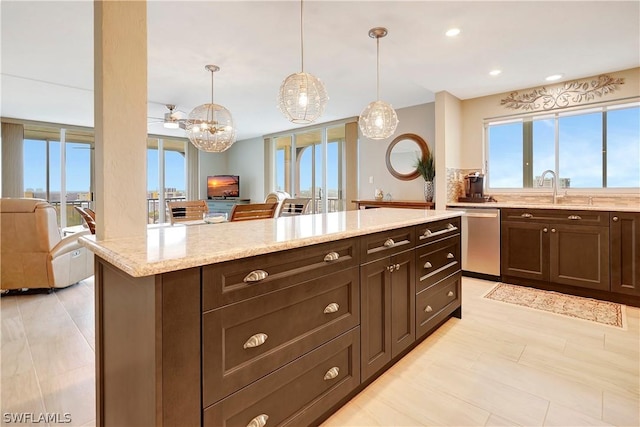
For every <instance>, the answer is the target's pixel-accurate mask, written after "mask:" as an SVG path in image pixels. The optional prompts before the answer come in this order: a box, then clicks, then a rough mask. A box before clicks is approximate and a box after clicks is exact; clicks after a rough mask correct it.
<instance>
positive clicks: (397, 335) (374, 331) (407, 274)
mask: <svg viewBox="0 0 640 427" xmlns="http://www.w3.org/2000/svg"><path fill="white" fill-rule="evenodd" d="M360 301H361V302H360V310H361V313H362V315H361V319H360V322H361V329H362V345H361V349H360V352H361V359H362V379H363V380H365V379H367V378H369V377H370V376H372V375H374V374H375V373H377V372H378V371H379V370H380V369H382V368H383V367H384V366H385V365H386V364H387V363H388V362H390V361H391V359H392V358H394V357H395V356H397V355H398V354H400V353H401V352H402V351H403V350H405V349H406V348H407V347H409V346H410V345H411V344H412V343H413V342H414V340H415V275H414V251H413V250H408V251H405V252H401V253H399V254H396V255H392V256H390V257H385V258H382V259H379V260H377V261H373V262H370V263H367V264H364V265H363V266H362V267H361V268H360Z"/></svg>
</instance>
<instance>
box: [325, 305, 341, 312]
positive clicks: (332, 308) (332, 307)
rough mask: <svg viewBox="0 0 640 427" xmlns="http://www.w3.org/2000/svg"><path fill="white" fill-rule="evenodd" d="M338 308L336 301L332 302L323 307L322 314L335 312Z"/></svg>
mask: <svg viewBox="0 0 640 427" xmlns="http://www.w3.org/2000/svg"><path fill="white" fill-rule="evenodd" d="M338 310H340V305H338V303H337V302H332V303H331V304H329V305H328V306H326V307H325V308H324V314H329V313H335V312H336V311H338Z"/></svg>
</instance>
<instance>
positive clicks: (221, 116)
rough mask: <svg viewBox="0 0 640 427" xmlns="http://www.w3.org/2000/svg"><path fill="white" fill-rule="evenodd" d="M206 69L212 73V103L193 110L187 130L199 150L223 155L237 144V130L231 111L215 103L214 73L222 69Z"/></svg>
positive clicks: (214, 66)
mask: <svg viewBox="0 0 640 427" xmlns="http://www.w3.org/2000/svg"><path fill="white" fill-rule="evenodd" d="M204 68H205V69H206V70H207V71H210V72H211V103H210V104H202V105H200V106H198V107H196V108H194V109H193V110H191V112H190V113H189V116H188V117H187V121H186V123H185V130H186V131H187V137H188V138H189V141H191V143H192V144H193V145H194V146H195V147H196V148H197V149H199V150H202V151H209V152H213V153H221V152H223V151H225V150H226V149H227V148H229V147H231V145H232V144H233V143H234V142H236V129H235V127H234V125H233V118H232V117H231V113H230V112H229V110H227V109H226V108H224V107H223V106H222V105H218V104H214V102H213V73H215V72H216V71H220V67H218V66H217V65H207V66H205V67H204Z"/></svg>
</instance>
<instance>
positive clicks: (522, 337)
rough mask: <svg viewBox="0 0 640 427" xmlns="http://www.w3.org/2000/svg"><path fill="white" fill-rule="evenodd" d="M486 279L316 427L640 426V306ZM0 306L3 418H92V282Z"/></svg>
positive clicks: (469, 283)
mask: <svg viewBox="0 0 640 427" xmlns="http://www.w3.org/2000/svg"><path fill="white" fill-rule="evenodd" d="M492 285H493V283H491V282H486V281H482V280H476V279H470V278H464V279H463V318H462V320H459V319H451V320H449V321H448V322H447V323H446V324H445V325H443V326H442V327H441V328H440V329H439V330H438V331H437V332H436V333H434V334H433V335H432V336H430V337H429V338H427V340H425V341H424V342H423V343H422V344H420V345H419V346H418V347H417V348H416V349H415V350H414V351H413V352H411V353H410V354H409V355H407V356H406V357H405V358H404V359H402V360H401V361H400V362H399V363H397V364H396V365H395V366H394V367H393V368H392V369H390V370H389V371H388V372H387V373H385V374H384V375H383V376H381V377H380V378H378V379H377V380H376V381H375V382H374V383H373V384H371V385H370V386H369V387H368V388H367V389H365V390H364V391H363V392H362V393H360V394H359V395H358V396H356V397H355V398H354V399H352V400H351V402H349V403H348V404H347V405H346V406H344V407H343V408H342V409H341V410H339V411H338V412H337V413H335V414H334V415H333V416H332V417H331V418H329V419H328V420H327V421H326V422H325V424H324V426H325V427H328V426H347V425H349V426H392V425H393V426H427V425H431V426H516V425H523V426H529V425H531V426H533V425H545V426H587V425H598V426H600V425H605V426H606V425H618V426H638V425H640V418H639V413H640V403H639V402H640V374H639V370H640V310H638V309H636V308H633V307H627V321H628V322H627V323H628V326H627V329H626V330H619V329H616V328H613V327H607V326H600V325H597V324H594V323H590V322H586V321H580V320H575V319H570V318H565V317H562V316H557V315H553V314H549V313H544V312H539V311H534V310H529V309H523V308H519V307H517V306H511V305H508V304H504V303H500V302H495V301H490V300H486V299H483V298H482V295H483V294H484V293H485V292H486V291H487V290H489V289H490V288H491V286H492ZM1 301H2V306H1V309H0V312H1V319H2V329H1V330H2V348H1V353H0V357H1V362H0V363H1V365H2V386H1V395H0V399H1V408H2V409H1V412H2V420H1V421H0V422H1V423H2V425H5V424H6V419H5V415H4V414H5V413H25V412H27V413H34V414H40V413H58V414H64V413H69V414H71V420H72V422H71V423H70V424H68V425H87V426H89V425H95V419H94V418H95V379H94V378H95V377H94V367H95V366H94V341H95V337H94V317H93V312H94V310H93V280H92V279H90V280H86V281H84V282H81V283H79V284H78V285H75V286H72V287H70V288H67V289H62V290H57V291H56V292H54V293H52V294H44V295H22V296H11V297H3V298H2V300H1ZM7 425H8V424H7ZM12 425H14V424H12ZM21 425H25V424H21ZM33 425H37V426H43V425H48V424H46V423H37V424H33ZM50 425H57V424H55V423H52V424H50Z"/></svg>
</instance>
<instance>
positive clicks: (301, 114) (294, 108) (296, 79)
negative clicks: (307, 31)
mask: <svg viewBox="0 0 640 427" xmlns="http://www.w3.org/2000/svg"><path fill="white" fill-rule="evenodd" d="M302 12H303V9H302V0H300V63H301V71H300V72H299V73H294V74H291V75H289V76H287V78H285V79H284V81H283V82H282V84H281V85H280V92H278V108H279V109H280V111H282V114H284V115H285V117H286V118H287V119H288V120H289V121H290V122H293V123H299V124H308V123H313V122H314V121H315V120H316V119H317V118H318V117H320V116H321V115H322V113H323V112H324V108H325V107H326V105H327V101H328V100H329V97H328V96H327V91H326V89H325V88H324V84H323V83H322V81H320V79H319V78H317V77H316V76H314V75H312V74H309V73H305V72H304V38H303V25H302V24H303V19H302Z"/></svg>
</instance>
